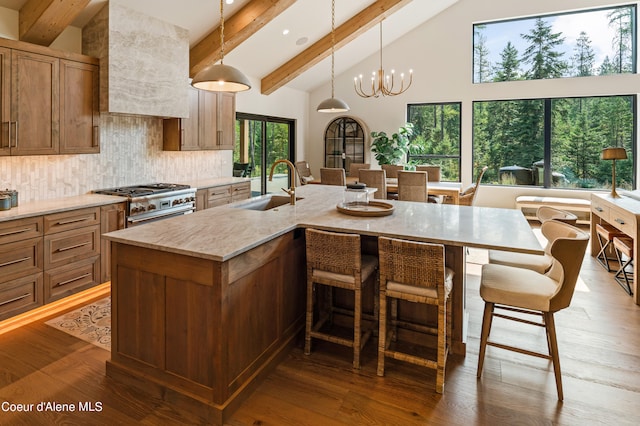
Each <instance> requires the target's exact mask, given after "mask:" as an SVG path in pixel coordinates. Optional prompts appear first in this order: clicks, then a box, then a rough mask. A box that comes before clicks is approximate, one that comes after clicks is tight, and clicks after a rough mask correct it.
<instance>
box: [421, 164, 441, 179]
mask: <svg viewBox="0 0 640 426" xmlns="http://www.w3.org/2000/svg"><path fill="white" fill-rule="evenodd" d="M416 171H417V172H427V180H428V181H429V182H440V178H441V175H442V169H441V167H440V166H435V165H429V164H426V165H425V164H423V165H418V166H416Z"/></svg>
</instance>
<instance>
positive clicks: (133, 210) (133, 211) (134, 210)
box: [131, 207, 139, 213]
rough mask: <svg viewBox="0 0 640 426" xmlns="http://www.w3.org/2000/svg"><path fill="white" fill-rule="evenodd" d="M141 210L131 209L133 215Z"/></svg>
mask: <svg viewBox="0 0 640 426" xmlns="http://www.w3.org/2000/svg"><path fill="white" fill-rule="evenodd" d="M138 211H139V209H138V208H137V207H133V208H132V209H131V213H138Z"/></svg>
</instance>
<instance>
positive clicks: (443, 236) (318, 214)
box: [105, 185, 542, 261]
mask: <svg viewBox="0 0 640 426" xmlns="http://www.w3.org/2000/svg"><path fill="white" fill-rule="evenodd" d="M343 192H344V188H343V187H339V186H327V185H305V186H302V187H299V188H296V193H297V196H298V197H302V199H301V200H299V201H298V202H297V203H296V205H294V206H292V205H289V204H287V205H283V206H280V207H277V208H274V209H271V210H267V211H256V210H249V209H244V208H240V207H241V206H242V205H243V204H246V203H248V202H251V200H249V201H247V200H243V201H240V202H236V203H233V204H229V205H226V206H220V207H216V208H212V209H207V210H202V211H198V212H195V213H193V214H189V215H184V216H179V217H176V218H172V219H167V220H163V221H159V222H154V223H149V224H146V225H144V226H137V227H132V228H127V229H123V230H120V231H115V232H111V233H108V234H105V237H106V238H107V239H109V240H111V241H114V242H119V243H125V244H130V245H134V246H139V247H147V248H152V249H157V250H161V251H166V252H172V253H177V254H185V255H188V256H193V257H199V258H204V259H210V260H216V261H226V260H229V259H231V258H233V257H235V256H237V255H239V254H241V253H244V252H246V251H248V250H250V249H252V248H254V247H257V246H259V245H261V244H264V243H265V242H267V241H270V240H272V239H274V238H276V237H278V236H280V235H283V234H285V233H287V232H289V231H291V230H293V229H296V228H308V227H313V228H318V229H324V230H332V231H339V232H353V233H358V234H361V235H373V236H388V237H396V238H407V239H412V240H416V241H428V242H435V243H444V244H448V245H453V246H468V247H479V248H496V249H504V250H513V251H519V252H524V253H538V254H539V253H542V248H541V246H540V243H539V242H538V240H537V239H536V237H535V235H534V234H533V232H532V231H531V229H530V227H529V225H528V223H527V221H526V219H525V218H524V216H523V215H522V213H521V212H520V211H519V210H515V209H497V208H487V207H466V206H456V205H448V204H431V203H417V202H406V201H393V200H389V201H388V202H389V203H392V204H393V205H394V207H395V211H394V212H393V214H392V215H389V216H383V217H356V216H350V215H345V214H343V213H340V212H338V210H337V209H336V205H337V204H338V203H340V202H341V201H342V196H343ZM283 194H284V193H283ZM263 197H266V196H263ZM252 200H255V199H252Z"/></svg>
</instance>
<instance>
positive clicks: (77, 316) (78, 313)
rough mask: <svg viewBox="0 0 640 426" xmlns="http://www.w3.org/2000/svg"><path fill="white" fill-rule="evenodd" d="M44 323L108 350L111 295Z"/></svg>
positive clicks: (109, 342) (109, 347) (109, 343)
mask: <svg viewBox="0 0 640 426" xmlns="http://www.w3.org/2000/svg"><path fill="white" fill-rule="evenodd" d="M45 324H47V325H49V326H51V327H54V328H57V329H58V330H61V331H64V332H65V333H67V334H70V335H72V336H74V337H77V338H78V339H82V340H84V341H86V342H89V343H92V344H94V345H96V346H98V347H100V348H102V349H106V350H108V351H110V350H111V297H105V298H104V299H100V300H98V301H95V302H93V303H91V304H89V305H87V306H83V307H82V308H79V309H76V310H75V311H71V312H67V313H66V314H64V315H61V316H59V317H57V318H54V319H52V320H49V321H47V322H46V323H45Z"/></svg>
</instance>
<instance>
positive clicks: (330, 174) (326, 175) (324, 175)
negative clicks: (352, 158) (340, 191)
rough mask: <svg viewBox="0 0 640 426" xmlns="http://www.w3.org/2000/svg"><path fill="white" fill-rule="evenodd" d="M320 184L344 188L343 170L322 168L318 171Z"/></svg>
mask: <svg viewBox="0 0 640 426" xmlns="http://www.w3.org/2000/svg"><path fill="white" fill-rule="evenodd" d="M320 183H321V184H323V185H338V186H345V185H346V184H347V175H346V174H345V172H344V169H342V168H339V167H322V168H321V169H320Z"/></svg>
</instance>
